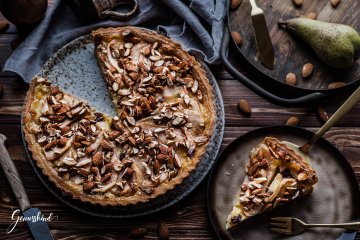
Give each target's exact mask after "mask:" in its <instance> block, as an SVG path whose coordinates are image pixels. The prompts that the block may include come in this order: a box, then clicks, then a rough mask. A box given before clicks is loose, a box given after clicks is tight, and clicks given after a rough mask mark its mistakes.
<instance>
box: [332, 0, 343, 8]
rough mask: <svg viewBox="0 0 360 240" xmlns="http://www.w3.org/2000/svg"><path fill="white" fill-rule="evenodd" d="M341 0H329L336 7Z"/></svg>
mask: <svg viewBox="0 0 360 240" xmlns="http://www.w3.org/2000/svg"><path fill="white" fill-rule="evenodd" d="M340 2H341V0H330V3H331V6H333V8H336V7H337V6H338V5H339V4H340Z"/></svg>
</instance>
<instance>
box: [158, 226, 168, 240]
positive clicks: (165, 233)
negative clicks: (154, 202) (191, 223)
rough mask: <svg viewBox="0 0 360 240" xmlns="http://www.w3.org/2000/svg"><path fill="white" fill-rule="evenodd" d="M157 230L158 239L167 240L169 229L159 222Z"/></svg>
mask: <svg viewBox="0 0 360 240" xmlns="http://www.w3.org/2000/svg"><path fill="white" fill-rule="evenodd" d="M158 228H159V238H160V239H161V240H167V239H169V236H170V232H169V228H168V226H167V225H166V223H163V222H160V223H159V227H158Z"/></svg>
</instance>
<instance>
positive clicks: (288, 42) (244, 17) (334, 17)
mask: <svg viewBox="0 0 360 240" xmlns="http://www.w3.org/2000/svg"><path fill="white" fill-rule="evenodd" d="M257 4H258V5H259V7H261V8H262V9H263V10H264V11H265V13H267V14H266V15H265V17H266V21H267V25H268V28H269V33H270V36H271V40H272V42H273V45H274V51H275V68H274V70H269V69H267V68H265V67H264V66H263V65H262V64H261V62H260V61H259V58H258V57H256V55H257V47H256V42H255V36H254V34H253V27H252V24H251V18H250V12H251V6H250V2H249V1H242V3H241V5H240V6H239V7H238V8H237V9H236V10H233V11H231V12H230V24H229V25H230V29H231V30H235V31H237V32H239V33H240V34H241V36H243V42H242V45H241V47H240V49H241V51H242V53H243V55H244V56H246V57H247V59H249V60H250V62H251V63H252V64H253V65H254V66H255V67H257V68H258V69H260V70H261V71H263V72H265V73H266V74H267V75H268V76H271V77H273V78H275V79H277V80H278V81H282V82H283V81H284V80H285V77H286V74H288V73H289V72H294V73H295V74H296V75H297V79H298V83H297V86H298V87H301V88H306V89H327V86H328V84H329V83H331V82H338V81H343V82H346V83H348V82H352V81H353V80H354V79H355V78H360V64H359V63H358V64H356V66H354V67H352V68H351V69H346V70H343V71H340V70H331V69H330V68H329V67H327V66H326V65H324V64H322V63H321V61H320V60H319V59H318V58H317V57H316V56H315V54H314V53H313V51H312V49H311V48H310V47H308V46H307V45H306V44H304V43H303V42H302V41H300V40H299V38H296V37H294V35H292V34H289V33H288V32H287V31H285V30H284V29H282V28H280V27H279V26H278V21H283V20H288V19H291V18H294V17H298V16H307V15H308V14H309V13H315V14H316V15H317V19H318V20H323V21H329V22H334V23H342V24H347V25H350V26H352V27H353V28H355V29H356V30H358V31H359V30H360V21H359V19H358V16H359V14H360V1H342V2H341V4H339V5H338V6H337V7H336V8H333V7H332V6H331V4H330V1H329V0H317V1H304V3H303V5H302V6H301V7H300V8H296V7H295V5H294V3H293V1H291V0H289V1H281V0H258V1H257ZM306 62H310V63H312V64H314V66H315V68H314V73H313V75H312V76H311V77H309V78H308V79H303V78H302V77H301V69H302V67H303V65H304V64H305V63H306Z"/></svg>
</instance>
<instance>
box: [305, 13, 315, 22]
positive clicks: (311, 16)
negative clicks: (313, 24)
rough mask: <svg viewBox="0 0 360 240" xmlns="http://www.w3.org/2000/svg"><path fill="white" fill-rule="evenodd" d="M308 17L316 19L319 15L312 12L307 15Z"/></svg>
mask: <svg viewBox="0 0 360 240" xmlns="http://www.w3.org/2000/svg"><path fill="white" fill-rule="evenodd" d="M306 17H307V18H309V19H313V20H315V19H316V17H317V16H316V13H314V12H311V13H309V14H308V15H306Z"/></svg>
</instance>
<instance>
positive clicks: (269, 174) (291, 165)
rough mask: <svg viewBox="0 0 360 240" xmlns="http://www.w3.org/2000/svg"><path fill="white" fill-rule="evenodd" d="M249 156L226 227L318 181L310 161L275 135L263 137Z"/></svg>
mask: <svg viewBox="0 0 360 240" xmlns="http://www.w3.org/2000/svg"><path fill="white" fill-rule="evenodd" d="M249 157H250V162H249V163H247V164H246V176H245V180H244V182H243V184H242V186H241V188H240V190H239V191H238V193H237V194H236V196H235V199H234V205H233V209H232V212H231V213H230V214H229V215H228V219H227V223H226V229H229V228H232V227H234V226H236V225H238V224H239V223H240V222H242V221H244V220H246V219H248V218H250V217H252V216H254V215H257V214H260V213H262V212H265V211H269V210H271V209H273V208H275V207H277V206H279V205H281V204H284V203H287V202H289V201H291V200H293V199H295V198H298V197H301V196H303V195H307V194H309V193H311V192H312V190H313V188H314V185H315V184H316V182H317V181H318V179H317V176H316V173H315V171H314V169H313V168H312V167H311V165H310V163H309V162H307V161H305V160H304V159H303V158H302V157H301V156H300V155H298V154H296V153H295V152H294V150H292V149H290V148H288V147H287V146H286V145H285V144H283V143H281V142H279V140H278V139H276V138H273V137H266V138H265V139H264V140H263V141H262V142H261V143H260V144H259V145H258V146H256V147H255V148H254V149H252V151H251V152H250V156H249Z"/></svg>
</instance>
